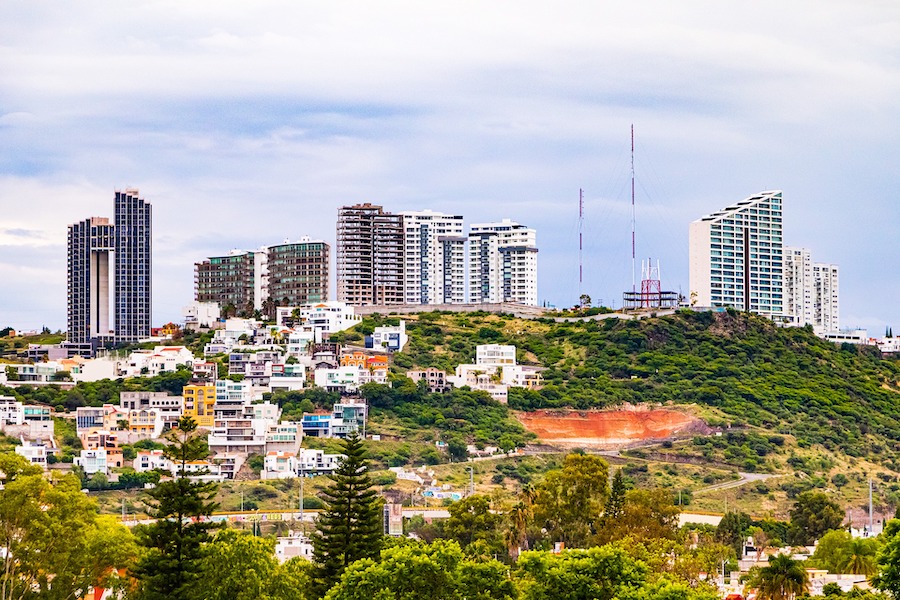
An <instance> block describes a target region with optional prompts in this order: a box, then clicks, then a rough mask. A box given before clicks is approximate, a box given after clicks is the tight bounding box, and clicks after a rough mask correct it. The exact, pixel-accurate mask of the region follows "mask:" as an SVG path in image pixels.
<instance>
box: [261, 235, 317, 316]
mask: <svg viewBox="0 0 900 600" xmlns="http://www.w3.org/2000/svg"><path fill="white" fill-rule="evenodd" d="M330 260H331V246H330V245H329V244H328V243H326V242H324V241H322V240H313V239H310V238H309V237H307V236H304V237H302V238H300V240H299V241H297V242H288V241H285V242H284V243H283V244H278V245H276V246H269V249H268V261H267V266H268V295H269V296H270V297H271V298H273V299H274V301H275V303H276V304H278V305H279V306H297V305H301V304H312V303H315V302H326V301H328V277H329V264H330Z"/></svg>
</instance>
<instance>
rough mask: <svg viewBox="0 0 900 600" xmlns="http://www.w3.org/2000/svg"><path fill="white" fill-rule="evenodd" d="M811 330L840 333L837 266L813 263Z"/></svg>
mask: <svg viewBox="0 0 900 600" xmlns="http://www.w3.org/2000/svg"><path fill="white" fill-rule="evenodd" d="M812 267H813V298H814V300H813V321H812V324H813V328H815V329H817V330H818V332H821V333H825V332H833V331H840V329H841V318H840V310H841V304H840V299H839V297H838V296H839V292H840V286H839V285H838V284H839V281H838V266H837V265H832V264H828V263H813V266H812Z"/></svg>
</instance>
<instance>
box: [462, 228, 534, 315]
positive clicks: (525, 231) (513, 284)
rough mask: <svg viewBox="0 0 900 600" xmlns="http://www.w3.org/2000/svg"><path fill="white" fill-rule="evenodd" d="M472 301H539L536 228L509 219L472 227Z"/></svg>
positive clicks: (470, 286)
mask: <svg viewBox="0 0 900 600" xmlns="http://www.w3.org/2000/svg"><path fill="white" fill-rule="evenodd" d="M468 243H469V302H518V303H521V304H529V305H532V306H536V305H537V302H538V300H537V253H538V249H537V232H536V231H535V230H534V229H530V228H528V227H526V226H524V225H520V224H519V223H516V222H515V221H511V220H510V219H503V220H502V221H501V222H499V223H480V224H474V225H472V227H471V230H470V231H469V240H468Z"/></svg>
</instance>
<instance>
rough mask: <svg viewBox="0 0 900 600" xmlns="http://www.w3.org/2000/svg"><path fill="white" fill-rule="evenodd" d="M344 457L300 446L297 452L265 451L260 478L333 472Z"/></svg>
mask: <svg viewBox="0 0 900 600" xmlns="http://www.w3.org/2000/svg"><path fill="white" fill-rule="evenodd" d="M344 458H346V457H345V456H344V455H343V454H326V453H325V452H324V451H323V450H317V449H311V448H300V450H299V451H298V452H297V453H294V452H283V451H272V452H266V456H265V463H264V465H265V466H264V469H263V471H262V473H260V477H261V478H262V479H289V478H294V477H298V476H299V477H306V476H309V475H320V474H328V473H334V471H335V469H337V468H338V466H339V465H340V464H341V461H342V460H344Z"/></svg>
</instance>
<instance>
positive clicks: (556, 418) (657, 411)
mask: <svg viewBox="0 0 900 600" xmlns="http://www.w3.org/2000/svg"><path fill="white" fill-rule="evenodd" d="M516 416H517V417H518V419H519V421H521V422H522V425H524V426H525V428H526V429H528V431H531V432H532V433H534V434H536V435H537V436H538V437H539V438H540V440H541V441H542V442H546V443H554V444H566V445H575V444H577V445H584V446H603V447H609V448H620V447H625V446H631V445H634V444H638V443H641V442H645V441H653V440H664V439H667V438H672V437H678V436H684V435H689V434H692V433H709V432H710V428H709V426H708V425H707V424H706V423H705V422H703V421H702V420H701V419H698V418H696V417H693V416H691V415H689V414H687V413H684V412H681V411H677V410H670V409H664V408H654V409H647V408H630V409H626V410H615V411H574V410H538V411H534V412H523V413H519V414H517V415H516Z"/></svg>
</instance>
